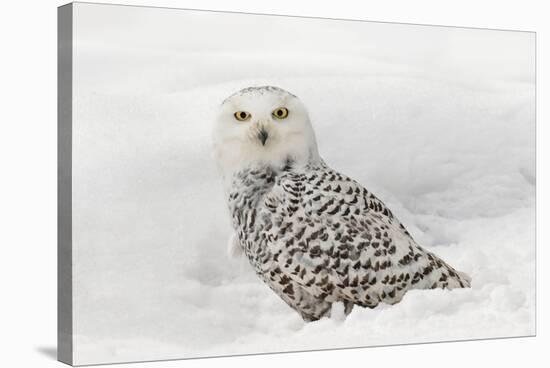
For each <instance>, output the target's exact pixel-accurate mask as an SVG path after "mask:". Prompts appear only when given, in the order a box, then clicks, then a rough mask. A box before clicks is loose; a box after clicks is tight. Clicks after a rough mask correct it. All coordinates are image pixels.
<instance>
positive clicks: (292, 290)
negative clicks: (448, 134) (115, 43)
mask: <svg viewBox="0 0 550 368" xmlns="http://www.w3.org/2000/svg"><path fill="white" fill-rule="evenodd" d="M213 142H214V155H215V158H216V161H217V163H218V166H219V168H220V172H221V175H222V177H223V181H224V185H225V191H226V196H227V204H228V207H229V212H230V216H231V221H232V225H233V229H234V235H233V236H232V238H231V240H230V243H231V244H232V246H233V251H238V250H242V251H243V252H244V254H245V255H246V257H247V258H248V260H249V261H250V264H251V265H252V267H253V268H254V270H255V272H256V273H257V275H258V276H259V277H260V278H261V279H262V280H263V281H264V282H265V283H266V284H267V285H268V286H269V287H270V288H271V289H272V290H273V291H274V292H275V293H277V294H278V295H279V296H280V297H281V298H282V299H283V300H284V301H285V302H286V303H287V304H288V305H289V306H290V307H292V308H293V309H295V310H296V311H297V312H298V313H299V314H300V315H301V316H302V318H303V319H304V320H306V321H314V320H318V319H320V318H321V317H324V316H327V317H328V316H330V315H331V310H332V309H333V308H332V306H333V304H334V305H335V306H336V305H343V309H344V312H345V314H346V315H347V314H349V313H350V312H351V310H352V308H353V307H354V305H359V306H362V307H369V308H374V307H376V306H377V305H378V304H379V303H381V302H382V303H387V304H395V303H397V302H399V301H400V300H401V298H403V295H404V294H405V293H406V292H407V290H410V289H429V288H432V289H433V288H443V289H452V288H464V287H469V286H470V278H469V277H468V276H467V275H466V274H464V273H461V272H458V271H457V270H455V269H454V268H453V267H451V266H450V265H448V264H447V263H445V262H444V261H443V260H442V259H441V258H439V257H437V256H436V255H434V254H433V253H431V252H428V251H426V250H425V249H423V248H422V247H420V246H419V245H418V244H417V243H416V242H415V241H414V240H413V238H412V237H411V235H410V234H409V232H408V231H407V230H406V229H405V227H404V226H403V225H402V224H401V223H400V222H399V221H398V220H397V218H396V217H395V216H394V215H393V213H392V212H391V211H390V210H389V209H388V208H387V207H386V206H385V205H384V203H382V201H380V200H379V199H378V198H377V197H375V196H374V195H373V194H372V193H371V192H369V191H368V190H366V189H365V188H364V187H363V186H362V185H361V184H359V183H358V182H356V181H354V180H353V179H351V178H349V177H347V176H345V175H343V174H341V173H340V172H338V171H336V170H334V169H332V168H330V167H328V166H327V164H325V162H324V161H323V159H322V158H321V157H320V156H319V153H318V149H317V142H316V139H315V134H314V131H313V128H312V125H311V123H310V120H309V117H308V114H307V111H306V109H305V107H304V105H303V104H302V103H301V101H300V100H299V99H298V98H297V97H296V96H294V95H293V94H291V93H289V92H287V91H285V90H283V89H280V88H277V87H273V86H264V87H249V88H245V89H243V90H240V91H238V92H236V93H235V94H233V95H231V96H229V97H228V98H226V99H225V100H224V101H223V102H222V104H221V107H220V111H219V114H218V117H217V119H216V123H215V128H214V134H213ZM335 303H337V304H335ZM339 308H340V307H339ZM335 309H337V308H335ZM333 313H334V311H333Z"/></svg>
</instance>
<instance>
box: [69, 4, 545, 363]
mask: <svg viewBox="0 0 550 368" xmlns="http://www.w3.org/2000/svg"><path fill="white" fill-rule="evenodd" d="M75 7H76V9H75V37H76V41H75V56H74V61H75V75H74V83H75V87H74V131H73V145H74V151H73V160H74V166H73V175H74V177H73V243H74V251H73V260H74V263H73V264H74V272H73V277H74V279H73V285H74V329H75V344H74V348H75V363H76V364H91V363H105V362H121V361H136V360H156V359H170V358H189V357H205V356H215V355H232V354H246V353H258V352H279V351H298V350H313V349H330V348H342V347H358V346H375V345H387V344H404V343H418V342H430V341H450V340H464V339H479V338H494V337H507V336H525V335H532V334H534V333H535V287H534V286H535V279H534V277H535V272H534V271H535V270H534V268H535V146H534V144H535V110H534V104H535V95H534V94H535V76H534V35H533V34H531V33H523V32H504V31H489V30H473V29H459V28H447V27H426V26H424V27H422V26H411V25H398V24H382V23H367V22H350V21H334V20H319V19H301V18H287V17H269V16H259V15H243V14H220V13H213V12H189V11H178V10H170V9H147V8H137V7H119V6H106V5H92V4H79V3H77V4H76V5H75ZM263 84H272V85H276V86H280V87H282V88H285V89H287V90H289V91H291V92H292V93H294V94H296V95H297V96H299V97H300V98H301V99H302V101H304V103H305V105H306V106H307V107H308V109H309V112H310V116H311V119H312V121H313V125H314V128H315V130H316V134H317V139H318V142H319V148H320V153H321V155H322V156H323V157H324V159H325V160H326V161H327V163H328V164H329V165H330V166H332V167H334V168H335V169H337V170H339V171H341V172H343V173H345V174H347V175H349V176H351V177H353V178H354V179H356V180H358V181H359V182H361V183H362V184H363V185H365V187H366V188H368V189H369V190H371V191H373V192H374V193H376V194H377V195H378V196H379V197H380V198H381V199H382V200H383V201H384V202H385V203H386V204H387V205H388V206H389V207H390V208H391V209H392V211H393V212H394V214H395V215H396V216H397V217H398V218H399V219H400V220H401V221H402V222H403V223H404V224H405V226H406V227H407V228H408V230H409V231H410V232H411V233H412V235H413V236H414V238H415V239H416V240H417V241H418V242H419V243H420V244H421V245H422V246H424V247H425V248H427V249H429V250H431V251H433V252H435V253H436V254H438V255H439V256H441V257H442V258H443V259H444V260H446V261H447V262H449V263H450V264H451V265H453V266H454V267H456V268H457V269H459V270H461V271H464V272H466V273H468V274H469V275H470V276H471V277H472V279H473V282H472V288H471V289H466V290H453V291H446V290H426V291H411V292H409V293H408V294H407V295H406V296H405V298H404V299H403V301H402V302H401V303H399V304H397V305H395V306H391V307H390V306H385V305H384V306H381V307H378V308H376V309H372V310H371V309H363V308H359V307H357V308H355V309H354V310H353V312H352V313H351V314H350V315H349V316H348V317H347V318H346V319H345V320H341V319H340V318H338V316H335V317H334V318H325V319H322V320H320V321H317V322H313V323H308V324H306V323H304V322H303V321H302V320H301V318H300V317H299V316H298V314H297V313H296V312H294V311H293V310H292V309H290V308H289V307H288V306H287V305H286V304H284V302H283V301H282V300H280V299H279V298H278V297H277V296H276V295H275V294H274V293H273V292H272V291H271V290H270V289H269V288H268V287H267V286H266V285H264V284H262V283H261V282H260V281H259V279H258V278H257V277H256V276H255V275H254V273H253V271H252V268H251V267H250V266H249V265H248V264H247V261H246V260H245V259H244V258H243V257H237V258H236V259H233V258H230V257H229V256H228V254H227V251H228V250H227V246H228V241H229V236H230V235H231V228H230V223H229V217H228V213H227V209H226V205H225V200H224V195H223V189H222V184H221V180H220V179H219V177H218V173H217V171H216V167H215V163H214V161H213V159H212V156H211V152H210V134H211V131H210V130H211V125H212V124H211V122H212V121H213V118H214V113H215V111H216V109H217V106H218V104H219V103H220V102H221V101H222V100H223V99H224V98H225V97H226V96H228V95H229V94H231V93H232V92H234V91H236V90H238V89H240V88H243V87H246V86H250V85H263Z"/></svg>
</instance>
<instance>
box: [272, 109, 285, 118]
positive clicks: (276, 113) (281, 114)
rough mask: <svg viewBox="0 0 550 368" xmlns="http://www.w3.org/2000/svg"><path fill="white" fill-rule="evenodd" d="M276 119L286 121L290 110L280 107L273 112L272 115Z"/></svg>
mask: <svg viewBox="0 0 550 368" xmlns="http://www.w3.org/2000/svg"><path fill="white" fill-rule="evenodd" d="M271 115H273V117H274V118H276V119H285V118H286V117H287V116H288V110H287V109H286V107H279V108H278V109H275V110H273V112H272V113H271Z"/></svg>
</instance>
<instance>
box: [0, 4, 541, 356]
mask: <svg viewBox="0 0 550 368" xmlns="http://www.w3.org/2000/svg"><path fill="white" fill-rule="evenodd" d="M127 3H132V4H143V5H157V6H160V5H164V6H174V7H187V8H203V9H213V10H234V11H249V12H259V13H276V14H293V15H309V16H320V17H335V18H355V19H368V20H383V21H399V22H411V23H425V24H445V25H460V26H474V27H489V28H505V29H522V30H533V31H537V32H538V61H537V62H538V65H539V70H538V73H539V74H538V81H539V85H538V92H539V95H538V101H539V104H538V116H537V117H538V136H537V141H538V142H541V141H543V138H544V127H543V126H542V122H543V121H544V115H543V112H542V110H541V109H542V108H543V106H542V104H541V103H540V101H544V96H543V92H544V79H543V78H544V70H541V68H540V66H542V65H543V64H544V62H543V60H544V56H545V52H546V51H545V44H544V40H545V32H546V33H547V32H548V30H547V28H548V26H544V19H543V10H542V8H539V9H537V8H536V7H534V6H533V5H531V6H526V4H527V2H523V3H522V4H519V3H516V2H512V3H511V4H504V3H503V2H489V1H485V2H483V3H482V4H479V3H475V2H473V1H472V2H469V1H463V2H461V3H460V7H456V8H453V7H451V6H449V5H446V4H438V2H436V1H433V2H429V1H416V2H415V3H414V6H413V5H412V4H407V2H405V1H403V2H386V5H384V6H380V5H377V6H376V7H373V6H371V5H369V4H368V3H363V4H362V5H359V4H353V3H352V2H351V1H350V2H339V3H338V4H337V5H336V4H334V3H331V4H326V5H324V4H319V3H316V7H315V8H311V4H312V3H313V2H310V3H308V2H305V1H302V2H300V3H294V4H292V5H291V2H290V1H288V2H285V1H277V2H273V4H265V5H264V4H254V3H253V2H252V1H250V2H246V1H232V2H231V5H229V4H224V2H223V1H217V2H214V1H201V2H199V1H155V2H152V1H149V2H145V1H142V2H137V1H132V2H130V1H128V2H127ZM532 3H534V2H532ZM61 4H62V3H60V2H56V1H42V2H38V1H36V2H35V4H33V3H32V2H25V3H24V4H23V3H21V4H19V5H16V4H10V5H7V6H6V5H5V6H4V7H3V9H2V15H3V16H2V18H3V19H2V21H1V22H0V24H1V26H2V32H1V37H2V46H3V48H5V47H6V46H7V47H8V50H3V52H2V59H1V60H2V68H1V69H0V70H2V97H3V98H2V101H3V103H2V115H1V116H2V120H1V121H2V135H1V137H2V143H1V144H0V150H1V151H0V152H1V153H0V162H1V167H2V169H3V170H2V172H3V175H2V176H3V181H2V187H1V188H2V191H1V193H2V194H1V195H2V197H1V200H0V206H1V207H0V208H2V212H1V214H2V222H1V224H2V227H1V229H2V232H1V234H2V242H1V243H0V244H2V249H3V250H4V254H3V257H2V259H3V261H4V262H3V265H2V267H1V269H2V271H1V272H2V280H3V282H2V286H3V298H2V313H1V317H0V318H2V320H1V326H2V343H3V345H2V346H3V349H2V351H3V352H4V354H6V355H4V356H3V358H4V359H5V360H6V361H5V363H4V365H6V366H19V365H21V366H23V365H25V366H50V365H51V366H53V365H54V364H59V363H57V362H55V361H54V360H53V359H52V356H53V351H55V337H56V321H55V315H56V215H55V209H56V197H55V196H56V142H55V140H56V127H55V117H56V93H55V85H56V48H55V45H56V8H55V7H56V6H57V5H61ZM268 5H273V6H268ZM274 6H276V7H274ZM12 8H13V9H12ZM4 18H5V19H4ZM6 82H7V83H6ZM538 148H539V150H538V165H537V167H538V175H537V176H538V188H539V194H538V199H539V203H540V204H543V202H544V197H543V195H542V193H541V192H540V190H541V188H542V187H544V185H545V184H544V183H545V177H544V174H545V173H544V172H543V171H542V170H541V168H542V163H543V162H544V157H543V156H544V154H543V152H542V150H543V147H542V145H541V144H539V145H538ZM6 169H7V170H6ZM542 212H543V208H542V205H540V206H539V211H538V215H539V216H538V225H539V226H538V229H539V234H538V245H539V247H538V256H539V257H538V265H539V267H538V281H539V282H538V285H537V286H538V311H539V313H538V337H537V338H530V339H512V340H498V341H483V342H464V343H453V344H432V345H421V346H419V345H416V346H406V347H401V348H395V347H389V348H371V349H360V350H346V351H339V352H316V353H309V354H307V355H304V354H283V355H270V356H254V357H241V358H218V359H210V360H198V361H197V360H195V361H185V362H181V361H180V362H165V363H156V364H154V365H153V364H141V365H142V366H148V365H152V366H158V367H163V366H166V367H169V366H183V365H184V364H185V366H197V367H199V366H200V367H203V366H217V365H222V364H223V365H226V364H239V365H244V366H256V365H258V364H263V365H267V366H275V365H279V364H299V363H301V364H324V365H333V364H342V361H345V362H347V363H350V364H354V363H360V364H369V365H373V364H387V363H388V359H392V361H393V360H395V363H396V364H391V365H397V364H407V365H411V364H412V366H416V365H422V366H426V365H428V366H430V365H432V363H433V365H435V363H436V362H437V361H438V360H439V361H444V362H445V363H444V364H445V365H446V366H450V367H453V366H463V365H465V364H472V363H473V364H475V365H476V366H477V365H480V364H483V363H486V364H487V363H490V364H492V365H496V364H499V365H501V366H512V365H520V364H521V365H524V364H528V362H530V360H531V359H535V358H536V356H537V353H538V354H540V359H542V356H543V350H542V346H543V345H544V343H545V340H544V339H545V337H546V336H545V332H546V331H545V328H544V326H543V324H544V315H543V314H542V313H541V311H543V310H544V300H543V299H544V295H543V294H542V292H541V290H542V289H543V285H544V270H543V268H542V267H541V265H544V254H545V252H544V250H543V249H541V245H542V244H544V239H545V238H544V234H543V232H544V229H543V226H541V224H542V223H543V221H544V220H543V219H544V216H543V213H542ZM6 250H7V251H8V252H6ZM546 344H548V341H546ZM399 353H401V354H399Z"/></svg>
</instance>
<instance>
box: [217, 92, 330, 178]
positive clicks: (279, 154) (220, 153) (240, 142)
mask: <svg viewBox="0 0 550 368" xmlns="http://www.w3.org/2000/svg"><path fill="white" fill-rule="evenodd" d="M213 143H214V155H215V157H216V160H217V162H218V164H219V166H220V169H221V171H222V174H223V175H224V176H227V175H231V174H232V173H233V172H235V171H237V170H240V169H244V168H246V167H251V166H254V165H270V166H271V167H272V168H274V169H277V168H279V167H283V166H284V165H285V164H286V163H287V162H289V161H291V162H292V163H293V164H294V165H296V166H300V165H305V164H307V163H309V162H312V161H316V160H319V154H318V150H317V143H316V140H315V134H314V132H313V128H312V126H311V123H310V120H309V116H308V113H307V111H306V108H305V107H304V105H303V104H302V102H301V101H300V100H299V99H298V97H296V96H294V95H293V94H291V93H289V92H287V91H285V90H283V89H281V88H278V87H273V86H263V87H248V88H245V89H242V90H240V91H238V92H236V93H234V94H232V95H231V96H229V97H228V98H226V99H225V100H224V101H223V102H222V104H221V106H220V109H219V113H218V116H217V119H216V122H215V126H214V134H213Z"/></svg>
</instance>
